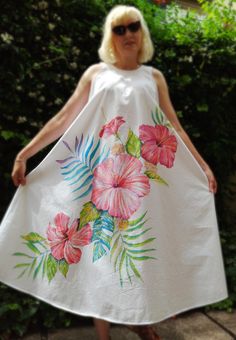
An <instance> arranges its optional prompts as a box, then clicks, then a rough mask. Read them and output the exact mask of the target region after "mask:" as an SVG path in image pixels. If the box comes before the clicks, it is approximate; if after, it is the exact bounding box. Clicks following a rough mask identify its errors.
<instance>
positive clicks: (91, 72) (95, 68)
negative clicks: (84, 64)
mask: <svg viewBox="0 0 236 340" xmlns="http://www.w3.org/2000/svg"><path fill="white" fill-rule="evenodd" d="M101 69H102V63H98V64H93V65H91V66H89V67H88V68H87V69H86V71H85V72H84V73H83V75H82V77H81V80H84V81H85V82H86V83H90V82H91V81H92V80H93V78H94V77H95V76H96V75H97V73H98V72H100V70H101Z"/></svg>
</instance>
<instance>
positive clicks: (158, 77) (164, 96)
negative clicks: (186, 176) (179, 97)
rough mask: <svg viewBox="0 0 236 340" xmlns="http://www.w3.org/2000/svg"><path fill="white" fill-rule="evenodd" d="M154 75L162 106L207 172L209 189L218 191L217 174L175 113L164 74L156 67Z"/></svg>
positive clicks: (214, 191)
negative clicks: (215, 174) (200, 152)
mask: <svg viewBox="0 0 236 340" xmlns="http://www.w3.org/2000/svg"><path fill="white" fill-rule="evenodd" d="M153 76H154V79H155V81H156V83H157V87H158V93H159V100H160V107H161V109H162V110H163V112H165V114H166V116H167V118H168V119H169V121H170V123H171V124H172V125H173V127H174V128H175V130H176V131H177V133H178V134H179V136H180V137H181V138H182V140H183V141H184V143H185V144H186V146H187V147H188V149H189V150H190V151H191V153H192V154H193V156H194V157H195V159H196V160H197V162H198V163H199V165H200V166H201V168H202V169H203V171H204V172H205V174H206V176H207V178H208V182H209V190H210V191H211V192H213V193H216V191H217V182H216V179H215V176H214V174H213V172H212V170H211V169H210V167H209V165H208V164H207V163H206V162H205V161H204V159H203V158H202V156H201V155H200V154H199V152H198V151H197V149H196V148H195V146H194V145H193V143H192V142H191V140H190V138H189V136H188V135H187V133H186V132H185V130H184V129H183V127H182V125H181V124H180V122H179V119H178V117H177V115H176V113H175V110H174V108H173V105H172V103H171V100H170V96H169V91H168V86H167V83H166V80H165V78H164V76H163V74H162V73H161V72H160V71H159V70H156V69H154V70H153Z"/></svg>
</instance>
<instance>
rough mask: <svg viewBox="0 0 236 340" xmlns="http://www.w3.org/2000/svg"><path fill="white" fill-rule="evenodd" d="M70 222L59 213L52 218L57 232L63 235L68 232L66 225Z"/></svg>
mask: <svg viewBox="0 0 236 340" xmlns="http://www.w3.org/2000/svg"><path fill="white" fill-rule="evenodd" d="M69 221H70V218H69V216H67V215H65V214H64V213H59V214H57V215H56V216H55V218H54V223H55V225H56V227H57V231H58V232H59V233H60V232H61V233H63V234H65V233H66V232H67V230H68V223H69Z"/></svg>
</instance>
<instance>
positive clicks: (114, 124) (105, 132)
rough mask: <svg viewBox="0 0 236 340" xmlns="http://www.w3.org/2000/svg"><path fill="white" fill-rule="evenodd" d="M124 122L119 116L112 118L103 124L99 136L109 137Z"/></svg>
mask: <svg viewBox="0 0 236 340" xmlns="http://www.w3.org/2000/svg"><path fill="white" fill-rule="evenodd" d="M124 123H125V120H124V119H123V118H122V117H121V116H117V117H115V118H113V119H112V120H111V121H110V122H109V123H107V124H105V125H103V127H102V129H101V131H100V133H99V137H100V138H101V137H109V136H111V135H114V134H116V133H117V132H118V130H119V128H120V126H121V125H122V124H124Z"/></svg>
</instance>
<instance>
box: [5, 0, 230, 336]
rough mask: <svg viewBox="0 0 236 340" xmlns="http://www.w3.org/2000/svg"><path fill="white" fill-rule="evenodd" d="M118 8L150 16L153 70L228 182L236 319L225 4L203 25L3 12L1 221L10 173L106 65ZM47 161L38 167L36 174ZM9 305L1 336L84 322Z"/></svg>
mask: <svg viewBox="0 0 236 340" xmlns="http://www.w3.org/2000/svg"><path fill="white" fill-rule="evenodd" d="M118 3H122V4H124V3H126V4H133V5H136V6H137V7H139V8H140V9H141V10H142V12H143V13H144V15H145V18H146V20H147V22H148V24H149V27H150V30H151V34H152V38H153V41H154V45H155V56H154V59H153V61H152V63H151V64H152V65H153V66H155V67H157V68H159V69H160V70H162V72H163V73H164V74H165V76H166V78H167V81H168V84H169V88H170V93H171V98H172V101H173V104H174V107H175V108H176V111H177V113H178V115H179V117H180V118H181V122H182V124H183V125H184V127H185V129H186V130H187V132H188V133H189V135H190V136H191V139H192V140H193V142H194V143H195V145H196V146H197V148H198V150H199V151H200V153H201V154H202V155H203V157H204V158H205V159H206V160H207V161H208V163H209V164H210V165H211V167H212V168H213V169H214V171H215V174H216V177H217V179H218V183H219V191H218V194H217V195H216V205H217V211H218V219H219V228H220V236H221V242H222V246H223V253H224V260H225V266H226V274H227V280H228V286H229V291H230V298H229V299H227V300H225V301H223V302H222V303H219V304H216V305H214V306H211V307H210V308H219V309H226V310H230V309H231V308H232V307H233V305H235V302H236V256H235V250H236V233H235V231H234V221H235V217H236V216H235V207H234V206H233V205H232V204H230V202H232V200H233V199H234V198H235V186H234V185H235V184H234V183H233V179H234V178H235V177H234V176H235V151H236V141H235V138H234V137H235V129H236V116H235V114H234V106H235V99H234V89H235V83H236V80H235V78H234V77H233V70H234V69H235V63H236V52H235V36H236V34H235V33H236V29H235V11H233V10H232V9H228V8H227V7H226V6H224V5H223V4H222V1H219V0H215V2H214V5H213V4H211V5H209V4H207V2H204V4H203V8H204V15H205V16H204V17H201V18H199V17H198V16H197V15H196V14H195V13H194V12H187V13H186V14H181V11H180V10H179V8H178V7H177V6H171V7H168V9H166V10H163V9H160V8H158V7H157V6H156V5H154V4H152V3H151V1H145V0H137V1H112V0H110V1H109V0H106V1H102V0H88V1H86V0H76V1H73V0H51V1H50V2H47V1H35V0H19V1H18V2H17V7H16V5H15V2H14V1H13V0H9V1H7V2H3V3H1V13H2V14H1V22H0V32H1V33H0V55H1V63H0V81H1V91H0V112H1V122H0V156H1V159H2V162H1V163H0V171H1V176H0V187H1V192H4V195H1V198H0V200H1V204H0V215H3V213H4V211H5V210H6V207H7V205H8V203H9V202H10V199H11V198H12V195H13V192H14V190H15V189H14V187H13V185H12V183H11V179H10V172H11V167H12V162H13V159H14V157H15V154H16V152H17V151H18V150H19V149H20V148H21V147H22V146H23V145H25V144H26V143H27V142H28V141H29V140H30V139H31V138H32V136H33V135H35V133H36V132H37V131H38V129H39V128H40V127H41V126H42V125H43V124H44V123H45V122H46V121H47V120H48V119H49V118H50V117H51V116H52V115H54V114H55V113H56V112H57V111H58V110H59V109H60V107H61V106H62V104H63V103H64V102H65V101H66V99H67V98H68V97H69V96H70V94H71V93H72V91H73V90H74V88H75V86H76V84H77V82H78V80H79V78H80V76H81V74H82V72H83V71H84V70H85V69H86V68H87V67H88V66H89V65H90V64H92V63H96V62H97V61H98V56H97V48H98V46H99V44H100V39H101V26H102V23H103V20H104V17H105V15H106V13H107V11H108V10H109V9H110V8H111V7H112V6H113V5H115V4H118ZM47 151H48V149H46V150H44V151H43V152H41V153H40V154H39V155H37V156H35V157H34V158H33V159H32V160H30V162H29V168H30V169H32V168H33V167H34V166H35V165H36V164H37V163H38V162H39V161H40V160H41V159H42V157H43V156H44V155H45V153H46V152H47ZM15 227H16V228H17V223H16V226H15ZM0 295H1V300H2V301H1V302H2V303H1V307H0V319H1V323H0V332H9V333H10V332H13V334H18V335H22V334H24V333H25V332H26V331H27V329H28V327H30V325H32V324H35V323H37V320H38V319H40V320H41V322H42V325H44V326H45V327H53V326H68V325H69V324H70V322H72V321H73V320H75V317H74V316H72V315H71V314H68V313H64V312H62V311H59V310H56V309H54V308H53V307H50V306H48V305H46V304H44V303H42V302H39V301H37V300H35V299H33V298H31V297H29V296H26V295H24V294H20V293H18V292H17V291H14V290H12V289H10V288H8V287H6V286H4V285H0Z"/></svg>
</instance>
